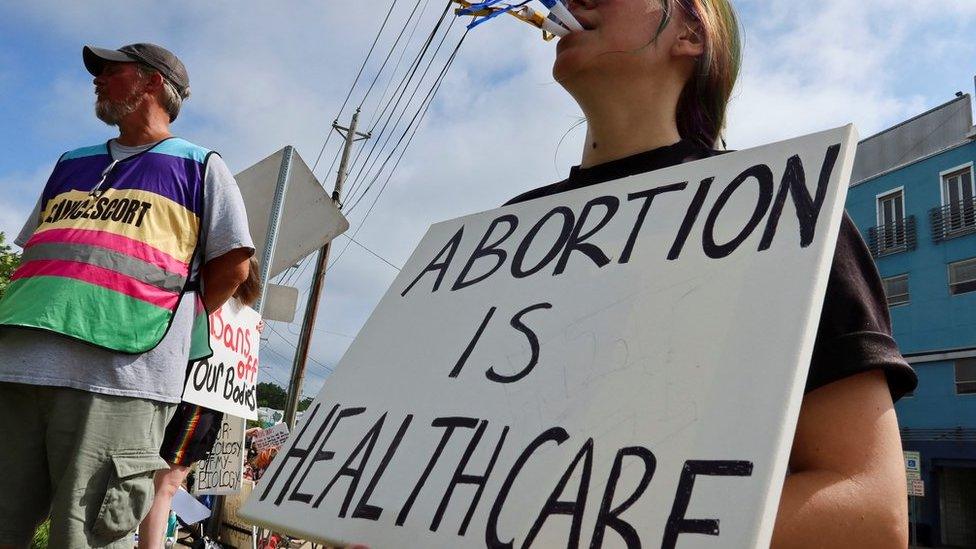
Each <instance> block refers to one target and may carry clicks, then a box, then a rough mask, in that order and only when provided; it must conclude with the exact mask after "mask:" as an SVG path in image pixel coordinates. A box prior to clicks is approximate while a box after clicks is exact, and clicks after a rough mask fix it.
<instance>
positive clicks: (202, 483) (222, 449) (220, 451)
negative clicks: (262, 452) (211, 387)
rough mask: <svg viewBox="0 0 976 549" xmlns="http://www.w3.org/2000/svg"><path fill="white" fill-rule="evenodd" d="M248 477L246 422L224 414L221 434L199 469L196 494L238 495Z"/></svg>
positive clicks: (195, 487) (194, 489) (194, 488)
mask: <svg viewBox="0 0 976 549" xmlns="http://www.w3.org/2000/svg"><path fill="white" fill-rule="evenodd" d="M243 478H244V420H243V419H241V418H239V417H234V416H230V415H227V414H224V420H223V422H222V423H221V425H220V434H219V435H218V436H217V442H215V443H214V447H213V450H212V451H211V452H210V455H209V456H208V457H207V459H205V460H203V461H201V462H200V465H199V466H197V473H196V479H197V481H196V484H195V485H194V486H193V493H194V494H195V495H203V494H215V495H227V494H235V493H237V492H239V491H240V489H241V480H242V479H243Z"/></svg>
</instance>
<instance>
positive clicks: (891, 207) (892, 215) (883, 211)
mask: <svg viewBox="0 0 976 549" xmlns="http://www.w3.org/2000/svg"><path fill="white" fill-rule="evenodd" d="M878 244H879V245H880V247H881V250H882V251H884V250H890V249H894V248H900V247H902V246H904V245H905V196H904V194H903V193H902V191H901V189H899V190H897V191H894V192H891V193H888V194H886V195H883V196H880V197H878Z"/></svg>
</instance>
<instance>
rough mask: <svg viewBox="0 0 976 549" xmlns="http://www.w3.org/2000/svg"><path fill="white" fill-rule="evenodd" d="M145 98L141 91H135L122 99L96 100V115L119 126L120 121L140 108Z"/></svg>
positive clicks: (110, 124)
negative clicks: (114, 100)
mask: <svg viewBox="0 0 976 549" xmlns="http://www.w3.org/2000/svg"><path fill="white" fill-rule="evenodd" d="M144 99H145V97H144V96H143V95H142V94H141V93H138V92H133V93H132V95H130V96H129V97H127V98H125V99H123V100H122V101H116V102H113V101H109V100H108V99H103V100H101V101H96V102H95V116H97V117H98V119H99V120H101V121H102V122H105V123H106V124H108V125H109V126H118V125H119V121H120V120H122V119H123V118H125V117H126V116H128V115H129V114H131V113H132V112H134V111H135V110H136V109H137V108H139V105H141V104H142V102H143V100H144Z"/></svg>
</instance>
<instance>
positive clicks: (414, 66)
mask: <svg viewBox="0 0 976 549" xmlns="http://www.w3.org/2000/svg"><path fill="white" fill-rule="evenodd" d="M451 4H452V2H451V1H449V2H448V3H447V5H446V6H445V7H444V11H443V12H442V13H441V15H440V17H439V18H438V19H437V23H436V24H435V25H434V28H433V29H432V30H431V32H430V34H428V36H427V39H426V40H425V42H424V46H423V47H422V48H421V50H420V52H419V53H418V54H417V56H416V57H415V58H414V61H413V62H412V63H411V66H410V69H408V71H407V73H406V74H404V77H403V79H401V81H400V84H399V85H397V91H398V92H399V94H397V92H394V95H396V101H395V102H394V101H390V102H387V104H386V105H385V106H384V107H383V110H382V111H381V112H380V119H383V117H384V115H385V113H386V111H387V109H388V108H389V107H390V105H391V104H392V106H393V109H392V110H390V114H389V116H387V117H386V120H385V122H384V123H383V126H382V128H380V131H379V133H378V136H379V135H384V136H385V135H388V134H386V129H387V127H388V126H389V124H390V121H391V120H392V119H393V116H394V115H395V114H396V112H397V110H398V109H399V107H400V102H401V101H402V100H403V97H404V96H405V95H406V93H407V90H408V89H409V88H410V84H411V82H413V78H414V76H415V75H416V74H417V71H418V70H419V68H420V65H421V63H422V62H423V59H424V57H425V56H426V54H427V51H428V50H429V49H430V45H431V44H432V43H433V42H434V39H435V38H436V36H437V32H438V30H439V29H440V27H441V25H442V24H443V22H444V18H445V17H446V16H447V12H448V10H449V8H450V7H451ZM454 21H455V19H452V21H451V23H452V24H453V23H454ZM445 36H446V33H445ZM435 55H436V52H435ZM431 62H433V57H432V58H431ZM429 67H430V64H429V63H428V69H429ZM426 73H427V71H426V70H425V71H424V75H423V76H421V79H420V81H418V82H417V85H416V87H415V88H414V95H415V94H416V90H417V89H419V87H420V85H421V84H422V83H423V78H424V77H425V76H426ZM412 99H413V95H411V100H412ZM409 106H410V101H408V102H407V104H406V105H404V107H403V111H401V113H400V116H398V117H397V123H396V124H394V126H393V128H394V129H395V128H396V126H397V124H399V122H400V120H401V119H402V118H403V114H404V113H405V112H406V110H407V109H408V108H409ZM377 124H379V120H377ZM374 129H375V126H374V127H373V128H370V129H369V132H370V133H372V132H373V130H374ZM391 131H393V130H391ZM378 136H377V139H375V140H373V141H372V142H371V143H370V146H369V152H368V153H367V154H366V159H365V160H364V161H363V164H364V166H365V168H364V169H363V171H361V172H360V173H359V174H358V175H357V176H356V178H355V180H354V181H353V183H352V185H350V189H349V191H348V192H347V193H346V196H347V199H346V202H348V197H349V196H352V195H353V193H354V192H355V190H356V188H357V187H358V185H359V183H360V180H361V178H362V175H363V173H368V172H369V171H370V169H371V168H372V165H373V164H371V163H370V159H371V158H372V156H373V153H374V151H376V147H377V145H378V142H379V139H378ZM388 141H389V137H385V138H384V139H383V146H382V147H380V154H382V151H383V149H384V148H385V146H386V143H387V142H388ZM357 157H358V156H357ZM355 167H356V165H355V161H354V162H353V166H352V167H350V172H353V171H354V170H355Z"/></svg>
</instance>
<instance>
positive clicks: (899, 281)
mask: <svg viewBox="0 0 976 549" xmlns="http://www.w3.org/2000/svg"><path fill="white" fill-rule="evenodd" d="M882 281H883V282H884V289H885V295H886V296H888V306H889V307H894V306H895V305H904V304H905V303H908V275H907V274H903V275H898V276H892V277H888V278H885V279H882Z"/></svg>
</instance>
